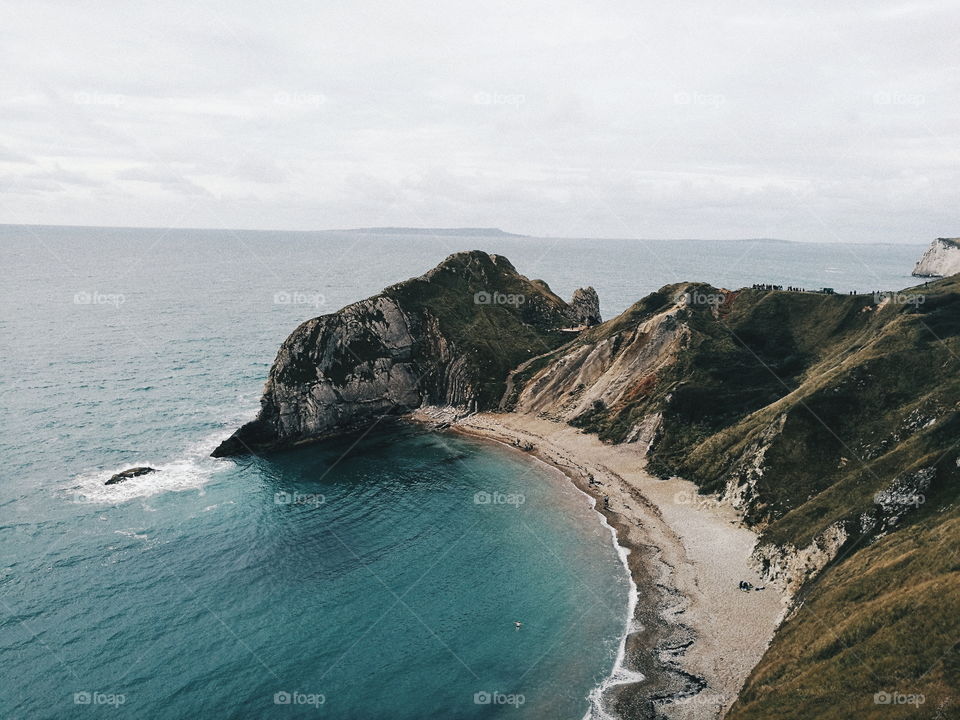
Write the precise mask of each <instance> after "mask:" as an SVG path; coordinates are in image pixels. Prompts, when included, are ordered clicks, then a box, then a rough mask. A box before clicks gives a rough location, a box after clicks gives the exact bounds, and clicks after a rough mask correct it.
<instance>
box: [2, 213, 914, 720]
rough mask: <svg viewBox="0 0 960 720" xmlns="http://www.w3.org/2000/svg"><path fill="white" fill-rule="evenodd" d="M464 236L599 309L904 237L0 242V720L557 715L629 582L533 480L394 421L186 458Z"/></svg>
mask: <svg viewBox="0 0 960 720" xmlns="http://www.w3.org/2000/svg"><path fill="white" fill-rule="evenodd" d="M471 247H481V248H483V249H488V250H491V251H494V252H500V253H503V254H505V255H507V256H508V257H510V258H511V260H512V261H513V262H514V264H515V265H516V266H517V267H518V269H520V270H521V272H524V273H525V274H527V275H529V276H531V277H542V278H544V279H546V280H548V281H549V282H550V283H551V285H552V287H553V288H554V289H555V290H557V291H558V292H559V293H560V294H562V295H564V296H569V295H570V293H571V292H572V290H573V289H574V288H576V287H578V286H580V285H583V284H593V285H594V286H595V287H596V288H597V290H598V291H599V293H600V296H601V299H602V302H603V309H604V312H605V314H606V315H608V316H610V315H612V314H613V313H615V312H617V311H619V310H621V309H623V308H625V307H626V306H627V305H628V304H629V303H631V302H633V301H634V300H636V299H638V298H639V297H641V296H642V295H643V294H645V293H646V292H648V291H650V290H652V289H655V288H657V287H659V286H660V285H662V284H664V283H666V282H673V281H675V280H679V279H703V280H708V281H711V282H714V283H715V284H720V285H726V286H728V287H731V286H737V285H743V284H750V283H752V282H776V283H782V284H795V285H805V286H808V287H813V286H818V285H832V286H835V287H837V288H838V289H845V288H856V289H859V290H864V291H867V290H872V289H875V288H884V289H885V288H896V287H902V286H905V285H908V284H910V280H909V277H908V273H909V270H910V269H911V268H912V264H913V261H914V260H915V259H916V257H918V256H919V254H920V252H921V251H922V249H923V248H922V247H920V246H916V247H912V246H908V247H900V246H878V247H874V248H870V249H867V248H863V247H862V246H855V247H852V248H851V247H837V246H826V245H812V246H798V245H790V244H781V243H735V242H734V243H709V242H704V241H683V242H680V243H666V242H664V241H653V242H647V243H632V244H631V243H627V242H625V241H618V242H613V243H601V242H599V241H577V242H574V241H556V240H537V239H529V238H523V239H517V238H490V239H476V238H470V239H465V238H435V237H416V236H415V237H410V236H407V237H404V238H402V239H391V238H383V237H370V236H359V235H353V234H349V233H333V234H316V233H314V234H309V233H251V232H245V233H233V232H229V231H196V230H193V231H190V230H175V231H164V230H116V229H113V230H111V229H96V228H93V229H91V228H86V229H65V228H18V227H12V226H6V227H3V226H0V262H2V267H3V268H4V271H5V273H4V282H3V283H2V286H0V303H2V304H0V331H2V336H3V343H2V345H0V397H2V401H3V412H2V413H0V467H2V473H0V666H2V667H3V668H4V674H3V683H2V685H0V717H4V718H6V717H11V718H73V717H86V716H89V715H90V714H91V713H92V712H101V713H102V712H118V713H127V714H128V715H130V716H133V717H150V718H180V717H185V716H191V715H195V716H203V717H225V718H247V717H257V718H264V717H271V718H272V717H278V718H287V717H291V718H293V717H335V718H429V717H443V718H450V717H458V718H459V717H463V718H470V717H482V718H495V717H517V718H579V717H582V716H583V714H584V713H585V712H586V711H587V709H588V702H587V699H586V698H587V696H588V694H589V693H590V691H591V689H593V688H594V687H595V686H596V685H597V684H598V683H600V682H601V681H602V680H603V679H604V678H605V677H606V676H607V675H608V674H609V672H610V670H611V668H612V666H613V663H614V659H615V656H616V653H617V648H618V644H619V641H620V637H621V635H622V631H623V627H624V622H625V615H626V607H627V602H628V594H629V582H628V579H627V577H626V575H625V572H624V570H623V566H622V563H621V562H620V559H619V557H618V556H617V554H616V553H615V551H614V548H613V546H612V544H611V542H610V534H609V530H608V529H607V528H606V527H605V526H603V525H602V524H601V521H600V519H599V516H598V515H596V513H594V512H593V511H592V510H591V509H590V508H589V506H588V504H587V501H586V499H585V498H584V497H583V496H582V495H581V494H579V493H578V492H577V491H575V490H574V489H573V488H572V487H570V485H569V484H568V483H566V482H565V481H564V480H562V479H561V478H559V477H557V475H556V474H555V473H554V472H553V471H551V470H549V469H547V468H545V467H544V466H542V465H540V464H538V463H536V462H535V461H534V460H532V459H530V458H528V457H526V456H524V455H521V454H517V453H514V452H511V451H508V450H505V449H502V448H499V447H498V446H495V445H490V444H484V443H480V442H478V441H474V440H469V439H464V438H460V437H454V436H447V435H440V434H431V433H424V432H421V431H416V430H413V429H408V430H406V431H404V432H400V433H393V434H390V435H384V434H379V435H377V436H375V437H368V438H366V439H365V440H363V441H362V442H361V443H359V444H358V445H357V446H356V447H353V448H352V450H351V451H350V452H348V453H347V454H346V455H344V452H345V451H346V450H347V449H348V447H349V444H343V443H341V444H337V445H329V444H328V445H317V446H313V447H308V448H303V449H300V450H297V451H292V452H288V453H283V454H280V455H277V456H275V457H272V458H270V459H269V460H266V461H265V460H244V461H242V462H238V463H235V462H233V461H228V460H224V461H218V460H213V459H210V458H208V457H207V454H208V453H209V451H210V450H211V449H212V448H213V447H214V446H215V445H216V443H217V441H218V440H219V439H221V438H223V437H225V436H226V435H227V434H228V433H229V432H230V431H231V430H232V429H233V428H234V427H235V426H236V425H237V424H238V423H239V422H241V421H242V420H244V419H248V418H249V417H251V416H252V415H253V414H254V413H255V411H256V407H257V401H258V397H259V393H260V390H261V387H262V384H263V381H264V379H265V377H266V372H267V370H268V368H269V364H270V362H271V361H272V359H273V355H274V353H275V351H276V348H277V346H278V345H279V343H280V342H281V341H282V340H283V339H284V337H286V335H287V334H288V333H289V332H290V330H292V329H293V328H294V327H295V326H296V325H297V324H298V323H299V322H301V321H302V320H304V319H306V318H309V317H312V316H314V315H317V314H320V313H323V312H330V311H333V310H335V309H337V308H339V307H341V306H342V305H344V304H346V303H348V302H351V301H354V300H357V299H359V298H361V297H365V296H367V295H369V294H371V293H373V292H376V291H377V290H379V289H380V288H382V287H383V286H385V285H387V284H390V283H392V282H395V281H397V280H400V279H403V278H406V277H409V276H412V275H415V274H419V273H421V272H423V271H425V270H426V269H428V268H430V267H432V266H433V265H435V264H436V263H437V262H439V261H440V260H441V259H442V258H443V257H444V256H445V255H447V254H449V253H450V252H454V251H456V250H460V249H468V248H471ZM867 254H869V257H866V258H865V256H866V255H867ZM665 268H669V269H665ZM785 268H789V269H790V271H789V273H787V272H786V271H785ZM135 464H150V465H152V466H154V467H157V468H159V469H160V472H159V473H157V474H154V475H147V476H143V477H140V478H136V479H134V480H131V481H128V482H127V483H124V484H123V485H119V486H112V487H109V488H107V487H104V486H103V482H104V480H105V479H106V478H107V477H109V476H110V474H112V473H113V472H115V471H117V470H119V469H121V468H124V467H128V466H130V465H135ZM477 493H491V494H496V498H497V499H500V500H503V501H504V502H500V503H493V502H491V503H486V504H484V503H478V502H476V498H477ZM486 497H487V496H485V495H481V496H480V499H481V500H482V499H484V498H486ZM521 497H522V502H520V500H521ZM288 501H289V502H288ZM514 620H522V621H523V623H524V625H523V628H522V629H520V630H519V631H518V630H515V629H514V627H513V621H514ZM78 693H79V695H76V697H75V694H78ZM84 693H88V695H87V694H84ZM278 693H280V695H278ZM283 693H288V694H289V695H284V694H283ZM478 693H479V695H477V694H478ZM484 693H488V694H493V693H495V695H485V694H484ZM521 696H522V697H521ZM491 698H495V700H492V701H491V702H489V703H486V702H483V701H485V700H487V699H491ZM87 699H89V700H90V704H91V705H98V706H99V707H98V708H92V707H89V706H88V705H86V704H85V703H84V701H85V700H87ZM286 699H289V700H290V702H289V703H284V702H283V701H284V700H286ZM521 699H522V703H521ZM121 700H122V704H119V703H120V702H121ZM321 700H322V701H323V702H322V703H321V702H320V701H321ZM476 700H479V701H481V702H479V703H478V702H476ZM77 701H79V703H78V702H77ZM277 701H279V702H277Z"/></svg>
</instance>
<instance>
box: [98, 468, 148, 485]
mask: <svg viewBox="0 0 960 720" xmlns="http://www.w3.org/2000/svg"><path fill="white" fill-rule="evenodd" d="M156 471H157V469H156V468H152V467H146V466H141V467H132V468H128V469H127V470H122V471H121V472H118V473H117V474H116V475H114V476H113V477H111V478H110V479H109V480H107V481H106V482H105V483H104V485H117V484H118V483H122V482H123V481H124V480H129V479H130V478H135V477H139V476H141V475H148V474H150V473H152V472H156Z"/></svg>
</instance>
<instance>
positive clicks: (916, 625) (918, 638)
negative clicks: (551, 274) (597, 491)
mask: <svg viewBox="0 0 960 720" xmlns="http://www.w3.org/2000/svg"><path fill="white" fill-rule="evenodd" d="M511 393H512V394H511V397H510V398H507V399H508V400H509V406H510V407H512V408H513V409H514V410H515V411H516V412H529V413H536V414H538V415H541V416H545V417H549V418H552V419H554V420H557V421H560V422H568V423H570V424H572V425H575V426H578V427H580V428H582V429H583V430H584V431H586V432H591V433H596V434H598V435H599V436H600V438H601V439H603V440H606V441H608V442H614V443H624V442H636V443H639V444H640V445H641V446H642V447H643V448H644V449H645V450H646V451H647V461H648V467H649V468H650V469H651V470H652V471H654V472H656V473H659V474H661V475H663V476H668V475H680V476H682V477H685V478H688V479H691V480H693V481H694V482H696V483H697V484H698V485H699V486H700V487H701V488H702V490H703V491H705V492H711V493H716V494H718V495H719V497H720V499H721V500H722V501H724V502H727V503H730V504H732V505H734V506H736V507H737V508H739V509H740V510H741V511H742V512H743V513H744V517H745V520H746V522H747V523H748V524H750V525H752V526H753V527H754V528H756V529H757V530H758V531H759V532H760V541H759V543H758V545H757V547H756V548H755V550H754V555H753V559H754V562H755V563H756V566H757V568H758V569H759V570H760V571H761V573H762V574H764V575H765V576H766V577H767V578H768V581H769V582H770V583H771V584H777V585H779V586H780V587H782V588H784V589H786V590H787V591H788V592H789V593H790V594H791V595H793V596H794V597H795V601H796V602H795V605H794V609H793V613H792V615H791V617H790V618H789V619H788V620H787V621H786V623H785V625H784V626H783V628H781V630H780V631H778V633H777V635H776V636H775V638H774V640H773V643H772V644H771V646H770V648H769V649H768V651H767V653H766V655H765V656H764V658H763V660H762V661H761V663H760V664H759V665H758V667H757V668H756V669H755V671H754V672H753V674H752V675H751V677H750V679H749V680H748V682H747V684H746V686H745V688H744V691H743V693H742V694H741V698H740V699H739V700H738V702H737V703H736V704H735V705H734V707H733V708H732V710H731V711H730V713H729V715H728V718H734V719H738V720H739V719H746V718H751V719H752V718H757V719H758V720H759V719H760V718H770V717H778V718H796V719H797V720H799V719H800V718H809V717H817V718H837V719H838V720H839V719H840V718H849V717H857V718H872V717H877V718H880V717H888V716H889V715H888V711H889V707H888V706H887V705H885V704H883V703H880V704H878V703H876V702H875V700H874V695H875V694H877V693H894V692H899V693H901V694H904V695H910V694H914V695H924V696H925V697H926V699H927V702H928V703H930V704H929V705H928V706H926V707H924V708H923V710H929V711H930V712H929V713H928V714H924V713H923V712H920V713H916V712H915V711H916V708H915V707H912V706H911V707H910V711H911V712H914V714H912V715H911V717H936V716H937V715H936V714H935V713H936V712H942V713H943V714H942V715H941V716H942V717H952V716H953V714H955V713H956V712H957V709H958V708H957V699H956V698H955V697H953V695H952V694H951V688H956V687H958V686H960V672H958V671H960V658H958V655H957V649H956V648H955V647H953V643H955V641H956V638H957V637H960V565H958V564H957V558H958V557H960V554H958V553H960V533H958V532H957V523H958V522H960V520H958V517H960V509H958V507H960V503H958V500H960V446H958V444H957V438H958V437H960V277H954V278H947V279H944V280H940V281H937V282H931V283H930V284H929V285H928V286H924V287H918V288H914V289H911V290H904V291H903V292H901V293H898V294H895V295H893V296H891V297H889V298H885V299H880V300H879V302H878V299H876V298H873V297H871V296H840V295H826V294H816V293H792V292H781V291H762V290H741V291H736V292H729V291H725V290H720V289H717V288H711V287H709V286H705V285H696V284H686V285H672V286H668V287H665V288H663V289H662V290H660V291H658V292H657V293H654V294H653V295H651V296H649V297H647V298H645V299H644V300H643V301H641V302H639V303H637V304H636V305H634V306H633V307H632V308H630V309H629V310H628V311H627V312H625V313H624V314H622V315H621V316H620V317H618V318H615V319H613V320H611V321H608V322H607V323H604V324H602V325H600V326H598V327H596V328H593V329H591V330H590V331H588V332H585V333H583V334H581V335H580V336H579V337H578V338H577V339H576V340H575V341H574V342H572V343H571V344H570V345H568V346H564V347H562V348H559V349H557V350H556V351H554V352H552V353H551V354H549V355H547V356H545V357H542V358H539V359H538V360H536V361H534V362H533V363H531V364H530V366H529V367H527V368H523V369H522V370H519V371H518V372H516V373H515V377H514V387H513V388H512V391H511ZM824 618H828V619H829V621H824Z"/></svg>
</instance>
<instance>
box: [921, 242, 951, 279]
mask: <svg viewBox="0 0 960 720" xmlns="http://www.w3.org/2000/svg"><path fill="white" fill-rule="evenodd" d="M957 273H960V238H937V239H936V240H934V241H933V242H932V243H931V244H930V247H929V248H927V251H926V252H925V253H924V254H923V257H921V258H920V261H919V262H918V263H917V265H916V267H914V268H913V273H912V274H913V275H914V277H948V276H950V275H956V274H957Z"/></svg>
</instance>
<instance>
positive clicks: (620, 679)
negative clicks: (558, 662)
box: [577, 488, 645, 720]
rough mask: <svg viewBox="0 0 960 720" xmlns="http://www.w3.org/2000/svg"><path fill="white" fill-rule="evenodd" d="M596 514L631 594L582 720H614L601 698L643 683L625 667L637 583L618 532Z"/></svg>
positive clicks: (592, 501)
mask: <svg viewBox="0 0 960 720" xmlns="http://www.w3.org/2000/svg"><path fill="white" fill-rule="evenodd" d="M577 490H579V491H580V492H581V493H583V494H584V495H585V496H586V497H587V499H588V500H589V501H590V505H591V506H592V507H593V509H594V510H596V508H597V500H596V498H594V497H593V496H591V495H589V494H587V493H585V492H583V490H580V488H577ZM597 514H598V515H600V518H601V520H602V522H603V525H604V526H605V527H606V528H607V530H609V531H610V538H611V540H612V542H613V547H614V548H615V549H616V551H617V556H618V557H619V558H620V562H621V563H623V569H624V570H625V571H626V573H627V579H628V581H629V583H630V593H629V595H628V600H627V618H626V622H625V624H624V629H623V633H622V635H621V637H620V644H619V645H618V646H617V657H616V659H615V660H614V662H613V669H612V670H611V671H610V674H609V675H608V676H607V677H606V678H604V680H603V682H601V683H600V684H599V685H597V686H596V687H595V688H594V689H593V690H591V691H590V694H589V695H588V696H587V700H589V701H590V708H589V709H588V710H587V712H586V714H585V715H584V716H583V720H614V719H615V716H614V715H613V714H611V713H610V712H608V711H607V709H606V708H605V707H604V704H603V698H604V695H605V694H606V692H607V691H608V690H609V689H610V688H612V687H616V686H617V685H629V684H631V683H637V682H640V681H642V680H644V679H645V676H644V674H643V673H641V672H637V671H636V670H630V669H629V668H627V667H626V666H625V661H626V655H627V638H628V637H629V636H630V634H631V633H633V632H635V631H636V630H637V629H638V626H639V623H637V622H636V621H635V619H634V617H635V615H636V613H637V601H638V598H639V595H638V590H637V583H636V582H634V579H633V573H632V572H631V571H630V562H629V557H628V556H629V555H630V549H629V548H625V547H624V546H623V545H621V544H620V542H619V540H618V538H617V531H616V530H615V529H614V527H613V526H612V525H611V524H610V523H608V522H607V518H606V517H605V516H604V515H603V513H601V512H600V511H599V510H597Z"/></svg>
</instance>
